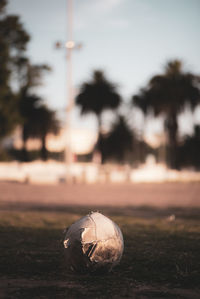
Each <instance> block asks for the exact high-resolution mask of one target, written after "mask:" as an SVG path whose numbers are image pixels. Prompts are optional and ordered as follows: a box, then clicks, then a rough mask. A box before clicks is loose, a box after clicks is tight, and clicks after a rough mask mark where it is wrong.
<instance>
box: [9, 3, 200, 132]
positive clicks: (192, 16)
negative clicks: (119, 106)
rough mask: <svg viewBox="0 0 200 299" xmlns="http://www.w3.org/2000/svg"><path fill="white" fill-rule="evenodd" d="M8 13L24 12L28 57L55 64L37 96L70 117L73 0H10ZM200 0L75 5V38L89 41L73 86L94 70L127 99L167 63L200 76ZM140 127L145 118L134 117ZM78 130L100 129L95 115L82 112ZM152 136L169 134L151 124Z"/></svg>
mask: <svg viewBox="0 0 200 299" xmlns="http://www.w3.org/2000/svg"><path fill="white" fill-rule="evenodd" d="M8 13H10V14H11V13H12V14H18V15H20V17H21V21H22V23H23V24H24V27H25V29H26V30H27V31H28V32H29V34H30V35H31V41H30V43H29V45H28V51H27V54H28V56H29V57H30V59H31V61H32V62H33V63H47V64H48V65H50V66H51V67H52V72H51V73H50V74H48V75H47V76H46V77H45V79H44V82H43V86H42V87H40V89H39V90H38V93H39V94H40V95H41V96H42V97H43V98H44V99H45V101H46V103H47V104H48V105H49V106H50V107H51V108H53V109H56V110H57V111H58V112H59V115H61V116H62V117H63V116H64V109H65V107H66V103H67V84H66V82H67V62H66V51H65V49H64V48H63V49H56V48H55V43H56V41H61V42H62V44H63V45H64V44H65V42H66V41H67V40H68V36H67V0H56V1H55V0H34V1H32V0H10V1H9V6H8ZM199 31H200V1H199V0H168V1H164V0H74V1H73V39H74V41H75V42H77V43H79V42H81V43H82V45H83V46H82V49H81V50H74V52H73V85H74V89H75V92H76V93H77V92H78V90H79V87H80V86H81V84H82V83H83V82H85V81H87V80H90V78H91V75H92V72H93V71H94V70H95V69H101V70H104V71H105V75H106V76H107V78H108V79H109V80H110V81H111V82H113V83H115V84H116V85H117V88H118V92H119V93H120V94H121V95H122V97H123V99H124V101H127V102H128V101H130V99H131V97H132V96H133V95H134V94H137V93H138V92H139V89H140V88H141V87H144V86H145V85H146V84H147V82H148V80H149V79H150V78H151V77H152V76H153V75H155V74H158V73H162V72H163V69H164V66H165V64H166V62H167V61H169V60H172V59H176V58H178V59H181V60H182V61H183V63H184V66H185V70H189V71H192V72H193V73H195V74H200V59H199V58H200V57H199V55H200V54H199V53H200V39H199V36H200V32H199ZM132 118H133V124H134V126H135V127H136V128H140V127H141V126H142V115H141V113H139V112H133V113H132ZM179 122H180V127H181V130H182V132H185V133H190V132H191V130H192V126H191V124H193V123H194V122H200V110H199V111H197V112H196V113H195V116H194V117H192V116H191V114H189V113H186V115H185V116H181V117H180V119H179ZM72 124H73V126H74V127H84V128H91V129H95V128H96V122H95V118H94V117H92V116H91V117H89V118H88V117H87V118H86V117H85V118H82V117H80V115H79V110H78V109H75V111H74V113H73V117H72ZM146 130H147V134H150V135H151V134H154V133H155V134H159V133H160V132H161V131H162V126H161V120H160V119H158V120H154V121H152V120H147V122H146Z"/></svg>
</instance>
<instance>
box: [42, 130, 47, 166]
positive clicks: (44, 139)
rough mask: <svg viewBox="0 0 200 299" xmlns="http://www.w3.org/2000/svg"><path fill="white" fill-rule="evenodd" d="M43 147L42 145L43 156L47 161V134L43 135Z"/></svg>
mask: <svg viewBox="0 0 200 299" xmlns="http://www.w3.org/2000/svg"><path fill="white" fill-rule="evenodd" d="M41 141H42V147H41V158H42V160H44V161H46V160H47V158H48V153H47V148H46V135H43V136H42V137H41Z"/></svg>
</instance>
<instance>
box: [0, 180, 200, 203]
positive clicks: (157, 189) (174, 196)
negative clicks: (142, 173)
mask: <svg viewBox="0 0 200 299" xmlns="http://www.w3.org/2000/svg"><path fill="white" fill-rule="evenodd" d="M23 203H24V204H29V203H30V204H31V205H34V204H35V205H39V204H42V205H55V204H56V205H61V206H63V205H87V206H88V205H91V206H100V205H102V206H109V205H110V206H154V207H161V208H165V207H191V208H192V207H200V183H157V184H156V183H154V184H153V183H142V184H91V185H87V184H73V185H67V184H58V185H31V184H21V183H7V182H0V204H1V205H4V204H5V205H7V206H9V205H10V206H12V205H15V204H17V205H18V206H19V205H20V204H21V205H22V204H23Z"/></svg>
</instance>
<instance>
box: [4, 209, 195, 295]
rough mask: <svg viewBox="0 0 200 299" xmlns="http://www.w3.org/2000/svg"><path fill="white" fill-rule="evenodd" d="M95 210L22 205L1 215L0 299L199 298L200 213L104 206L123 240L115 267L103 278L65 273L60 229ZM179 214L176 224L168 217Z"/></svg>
mask: <svg viewBox="0 0 200 299" xmlns="http://www.w3.org/2000/svg"><path fill="white" fill-rule="evenodd" d="M90 210H92V208H91V207H77V206H71V207H63V208H58V207H54V208H49V207H45V206H43V207H36V206H34V207H27V208H26V207H24V208H23V209H22V208H17V207H15V208H12V210H7V209H6V208H5V207H4V209H3V210H1V212H0V240H1V241H0V244H1V245H0V281H1V285H2V286H3V287H2V288H1V291H0V298H9V299H10V298H11V299H12V298H13V299H18V298H30V299H31V298H56V299H57V298H58V299H59V298H198V297H199V296H198V295H199V294H200V289H199V281H200V219H199V217H198V216H199V212H200V211H199V210H198V209H179V208H173V209H165V210H163V209H156V208H151V207H140V208H133V207H132V208H131V207H124V208H114V207H99V209H97V208H95V210H99V211H102V212H103V213H104V214H106V215H107V216H109V217H110V218H111V219H112V220H114V221H115V222H116V223H117V224H118V225H119V226H120V228H121V230H122V232H123V235H124V242H125V250H124V254H123V258H122V260H121V263H120V265H119V266H118V267H116V268H115V269H114V271H113V272H112V273H109V274H106V275H77V274H74V273H69V272H67V271H66V269H65V265H64V257H63V245H62V239H63V229H64V228H65V227H66V226H69V225H70V224H71V223H73V222H74V221H76V220H77V219H79V218H80V217H81V216H82V215H85V214H87V213H88V212H89V211H90ZM171 214H175V215H176V220H175V221H172V222H170V221H168V218H167V217H168V216H169V215H171ZM195 296H196V297H195Z"/></svg>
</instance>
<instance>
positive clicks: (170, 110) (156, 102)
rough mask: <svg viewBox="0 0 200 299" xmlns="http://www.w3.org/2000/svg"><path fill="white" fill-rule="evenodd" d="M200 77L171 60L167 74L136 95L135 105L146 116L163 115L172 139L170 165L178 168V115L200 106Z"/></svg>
mask: <svg viewBox="0 0 200 299" xmlns="http://www.w3.org/2000/svg"><path fill="white" fill-rule="evenodd" d="M199 82H200V77H199V76H197V75H194V74H192V73H189V72H187V73H186V72H183V67H182V62H181V61H179V60H174V61H170V62H168V63H167V65H166V67H165V72H164V73H163V74H161V75H156V76H154V77H153V78H152V79H151V80H150V81H149V83H148V85H147V87H145V88H143V89H141V90H140V93H139V94H138V95H135V96H133V98H132V100H133V104H134V105H136V106H138V107H139V108H141V110H142V111H143V113H144V114H145V115H147V114H149V113H151V112H153V113H154V115H155V116H158V115H163V116H164V118H165V129H166V131H167V133H168V140H169V164H170V166H171V167H172V168H178V167H179V165H178V158H177V142H178V140H177V132H178V115H179V114H180V113H181V112H182V111H184V109H185V108H186V107H190V109H191V110H192V111H193V110H194V109H195V108H196V106H197V105H198V104H199V103H200V88H199Z"/></svg>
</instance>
